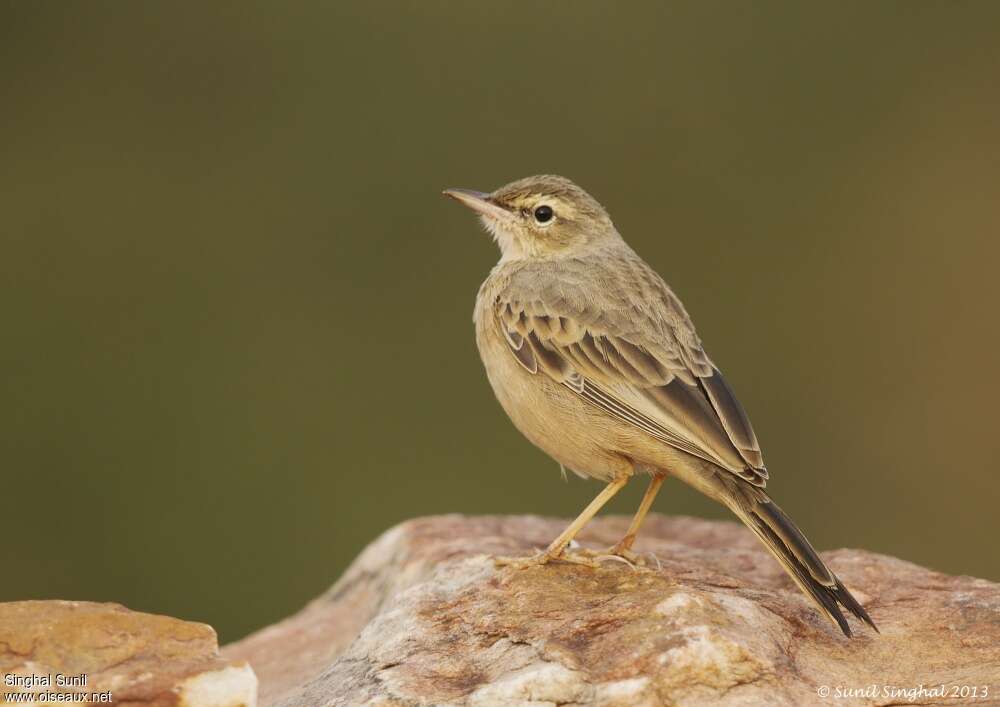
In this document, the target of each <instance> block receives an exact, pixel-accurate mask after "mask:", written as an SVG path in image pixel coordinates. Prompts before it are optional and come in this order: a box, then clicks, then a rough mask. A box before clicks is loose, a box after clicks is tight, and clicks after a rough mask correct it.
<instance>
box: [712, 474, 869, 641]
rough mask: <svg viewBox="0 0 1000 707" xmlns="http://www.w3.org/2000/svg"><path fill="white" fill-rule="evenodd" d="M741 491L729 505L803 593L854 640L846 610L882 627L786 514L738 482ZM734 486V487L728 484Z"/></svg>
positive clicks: (729, 497) (732, 495)
mask: <svg viewBox="0 0 1000 707" xmlns="http://www.w3.org/2000/svg"><path fill="white" fill-rule="evenodd" d="M736 483H737V484H738V485H739V486H740V488H739V489H732V491H733V492H732V493H730V494H727V496H726V501H727V505H728V506H729V507H730V508H731V509H732V510H733V512H734V513H736V515H737V516H738V517H739V518H740V520H742V521H743V523H744V524H746V526H747V527H748V528H750V530H752V531H753V533H754V534H755V535H756V536H757V537H758V538H760V540H761V542H763V543H764V545H765V546H766V547H767V549H768V550H770V551H771V554H772V555H774V557H775V558H776V559H777V560H778V562H780V563H781V565H782V567H784V568H785V571H786V572H788V574H789V575H790V576H791V578H792V579H793V580H794V581H795V583H796V584H797V585H798V586H799V589H801V590H802V591H803V593H804V594H805V595H806V596H808V597H809V598H810V599H812V600H813V602H814V603H815V604H816V606H817V608H819V609H820V611H822V612H823V613H824V614H826V616H827V617H828V618H829V619H830V620H831V621H832V622H833V623H835V624H836V625H837V626H839V627H840V630H841V631H843V632H844V635H845V636H848V637H850V636H851V635H852V634H851V627H850V626H849V625H848V623H847V619H846V618H844V614H843V612H841V610H840V607H841V606H843V607H844V608H845V609H847V610H848V611H849V612H851V613H852V614H854V616H856V617H857V618H858V619H860V620H861V621H864V622H865V623H866V624H868V625H869V626H871V627H872V628H873V629H874V630H875V631H876V632H878V627H877V626H876V625H875V622H874V621H872V619H871V617H870V616H869V615H868V612H867V611H865V609H864V607H863V606H861V604H860V603H858V600H857V599H855V598H854V597H853V596H852V595H851V593H850V592H849V591H847V588H846V587H845V586H844V585H843V583H842V582H841V581H840V580H839V579H838V578H837V576H836V575H835V574H834V573H833V572H831V571H830V569H829V568H828V567H827V566H826V564H824V563H823V560H821V559H820V557H819V555H818V554H817V553H816V551H815V550H814V549H813V547H812V545H811V544H810V543H809V541H808V540H807V539H806V537H805V535H803V534H802V531H800V530H799V529H798V527H797V526H796V525H795V523H793V522H792V520H791V519H790V518H789V517H788V516H786V515H785V513H784V511H782V510H781V508H779V507H778V505H777V504H776V503H774V502H773V501H772V500H771V499H770V498H769V497H768V496H767V494H766V493H764V492H763V491H762V490H760V489H759V488H752V489H750V488H744V486H747V487H749V484H745V482H742V481H740V480H736ZM726 486H731V484H728V483H727V484H726Z"/></svg>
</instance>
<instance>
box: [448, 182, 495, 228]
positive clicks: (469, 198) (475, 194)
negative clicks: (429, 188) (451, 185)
mask: <svg viewBox="0 0 1000 707" xmlns="http://www.w3.org/2000/svg"><path fill="white" fill-rule="evenodd" d="M441 193H442V194H444V195H445V196H450V197H451V198H452V199H454V200H455V201H458V202H460V203H462V204H464V205H465V206H468V207H469V208H470V209H472V210H473V211H475V212H476V213H477V214H479V215H481V216H489V217H491V218H494V219H497V220H502V221H509V220H510V218H511V213H510V211H508V210H507V209H505V208H504V207H502V206H500V205H498V204H495V203H493V201H491V200H490V195H489V194H487V193H485V192H481V191H472V190H471V189H445V190H444V191H443V192H441Z"/></svg>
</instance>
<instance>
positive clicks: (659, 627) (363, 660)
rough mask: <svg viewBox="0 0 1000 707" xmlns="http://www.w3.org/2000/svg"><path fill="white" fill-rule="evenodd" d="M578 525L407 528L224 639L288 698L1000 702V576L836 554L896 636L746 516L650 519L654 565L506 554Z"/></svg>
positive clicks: (312, 702) (466, 521)
mask: <svg viewBox="0 0 1000 707" xmlns="http://www.w3.org/2000/svg"><path fill="white" fill-rule="evenodd" d="M626 525H627V519H625V518H602V519H598V520H597V521H595V522H593V523H591V525H589V526H588V528H587V529H586V531H585V532H584V534H583V535H582V536H581V542H583V544H585V545H586V546H588V547H593V548H602V547H606V546H608V545H610V544H612V543H613V542H614V541H616V540H617V539H618V538H619V536H620V535H621V534H622V533H623V532H624V530H625V527H626ZM562 527H563V521H558V520H550V519H541V518H535V517H510V518H465V517H461V516H446V517H437V518H425V519H418V520H414V521H410V522H407V523H404V524H403V525H400V526H397V527H396V528H393V529H391V530H389V531H388V532H387V533H385V534H384V535H383V536H382V537H381V538H379V539H378V540H376V541H375V542H374V543H373V544H372V545H370V546H369V547H368V548H367V549H366V550H365V551H364V552H363V553H362V554H361V556H360V557H359V558H358V559H357V560H356V561H355V562H354V564H353V565H352V566H351V567H350V568H349V569H348V571H347V572H346V573H345V575H344V576H343V577H342V578H341V579H340V581H338V582H337V583H336V584H335V585H334V587H333V588H332V589H331V590H330V591H329V592H327V593H326V594H325V595H324V596H322V597H320V598H319V599H317V600H316V601H314V602H313V603H311V604H310V605H309V606H307V607H306V608H305V609H303V610H302V611H301V612H300V613H298V614H296V615H295V616H292V617H290V618H288V619H286V620H285V621H283V622H281V623H279V624H276V625H275V626H272V627H270V628H267V629H264V630H263V631H260V632H258V633H256V634H254V635H252V636H250V637H248V638H246V639H244V640H243V641H240V642H239V643H237V644H234V645H232V646H228V647H227V648H226V649H224V651H223V654H224V655H225V656H226V657H228V658H231V659H239V660H248V661H250V663H251V664H252V665H253V666H254V669H255V670H256V671H257V674H258V675H259V676H260V679H261V701H262V704H264V705H281V707H323V706H325V705H356V704H376V705H423V704H451V705H509V704H531V705H557V704H558V705H566V704H578V705H658V704H677V705H812V704H836V705H889V704H911V703H912V704H948V705H955V704H976V705H986V704H1000V701H998V699H997V696H998V695H1000V667H998V666H1000V585H997V584H994V583H991V582H988V581H985V580H981V579H974V578H971V577H950V576H946V575H943V574H940V573H937V572H933V571H931V570H928V569H924V568H922V567H918V566H916V565H913V564H910V563H908V562H904V561H902V560H897V559H894V558H891V557H886V556H883V555H877V554H874V553H870V552H864V551H856V550H838V551H835V552H829V553H824V558H825V560H826V561H827V562H828V563H829V565H830V566H831V568H832V569H833V570H834V571H835V572H837V574H838V575H839V576H840V577H841V579H842V580H843V581H844V582H845V584H846V585H847V586H848V587H849V588H850V590H851V591H852V592H853V593H854V595H855V596H856V597H857V598H858V599H859V600H860V601H861V602H862V603H864V604H865V605H866V607H867V608H868V610H869V612H870V613H871V615H872V618H873V619H874V620H875V621H876V623H877V624H878V625H879V627H880V629H881V631H882V633H881V634H876V633H874V632H873V631H871V630H869V629H867V628H866V627H865V626H863V625H861V624H858V623H857V622H855V623H853V627H854V629H855V632H856V635H855V638H853V639H847V638H845V637H844V636H843V635H842V634H841V633H840V631H839V630H837V629H836V628H835V627H833V626H832V625H830V624H829V623H828V622H827V620H826V619H824V618H823V617H822V616H821V615H820V614H819V613H818V612H817V611H815V610H814V609H813V607H812V605H811V604H809V602H808V600H807V599H805V597H803V596H802V595H801V593H800V592H799V591H798V589H797V588H796V587H795V586H794V585H793V584H792V582H791V581H790V580H789V579H788V578H787V577H786V576H785V574H784V572H783V571H782V570H781V568H780V567H779V566H778V564H777V563H776V562H775V561H774V560H773V559H771V557H770V556H769V555H767V554H766V552H765V551H764V550H763V549H761V548H760V547H759V545H758V544H757V541H756V540H755V539H754V538H753V537H752V536H751V535H750V533H749V532H747V531H746V530H744V529H743V528H742V526H738V525H736V524H734V523H722V522H708V521H702V520H696V519H691V518H665V517H662V516H652V517H650V519H649V520H648V521H647V524H646V526H645V527H644V529H643V533H642V535H641V536H640V539H639V542H638V543H637V547H636V549H637V550H638V551H640V552H645V553H648V554H649V557H650V559H649V564H650V566H651V567H652V569H651V570H649V571H639V572H636V571H633V570H632V569H630V568H629V567H628V566H625V565H623V564H620V563H613V562H609V563H607V564H606V566H604V567H602V568H600V569H591V568H588V567H584V566H579V565H568V564H550V565H548V566H544V567H534V568H530V569H524V570H514V569H512V568H500V569H498V568H496V567H494V564H493V562H492V560H491V556H494V555H512V554H528V553H530V552H532V550H533V549H534V548H540V547H543V546H544V545H545V544H546V543H547V542H548V541H549V540H550V539H551V538H552V537H554V536H555V535H556V534H557V533H558V532H559V531H560V530H561V529H562ZM654 556H655V559H654ZM942 685H943V686H944V689H945V691H946V694H945V695H943V696H938V695H937V692H936V691H937V690H939V689H940V688H941V686H942ZM921 686H923V690H924V691H923V692H919V691H918V690H920V688H921ZM963 688H964V689H965V693H963V692H962V690H963ZM827 689H828V690H829V691H830V693H829V694H830V696H829V697H828V698H826V699H823V691H824V690H827ZM971 689H975V690H978V692H977V693H976V696H972V695H971V694H968V692H969V691H970V690H971ZM837 690H840V691H841V696H840V697H838V696H837V692H836V691H837ZM846 690H852V691H854V693H853V694H852V695H850V696H846V697H845V696H843V692H844V691H846ZM894 690H895V691H896V692H894ZM951 690H957V691H958V692H957V693H956V694H957V696H952V693H951ZM984 690H988V694H987V695H984V694H983V691H984ZM962 694H965V695H966V696H965V697H962V696H961V695H962Z"/></svg>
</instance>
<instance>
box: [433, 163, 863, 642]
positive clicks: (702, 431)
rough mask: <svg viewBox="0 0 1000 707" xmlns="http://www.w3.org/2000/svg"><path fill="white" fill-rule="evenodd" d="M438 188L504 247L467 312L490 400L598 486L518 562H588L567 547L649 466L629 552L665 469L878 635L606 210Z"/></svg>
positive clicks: (622, 551) (565, 183)
mask: <svg viewBox="0 0 1000 707" xmlns="http://www.w3.org/2000/svg"><path fill="white" fill-rule="evenodd" d="M444 193H445V194H447V195H448V196H451V197H453V198H455V199H457V200H458V201H460V202H462V203H463V204H465V205H466V206H468V207H469V208H471V209H472V210H473V211H475V212H476V213H478V214H479V216H480V218H481V219H482V222H483V224H484V225H485V226H486V229H487V230H488V231H489V232H490V233H491V234H492V235H493V237H494V238H495V239H496V241H497V243H498V244H499V246H500V251H501V258H500V262H499V263H497V265H496V267H494V268H493V271H492V272H491V273H490V275H489V277H487V278H486V281H485V282H484V283H483V284H482V287H480V289H479V295H478V297H477V299H476V308H475V315H474V320H475V325H476V343H477V344H478V346H479V353H480V355H481V356H482V359H483V364H484V365H485V366H486V375H487V376H488V377H489V380H490V384H491V385H492V386H493V391H494V392H495V393H496V396H497V398H498V399H499V401H500V404H501V405H502V406H503V408H504V410H506V412H507V414H508V415H509V416H510V418H511V420H512V421H513V422H514V425H515V426H516V427H517V429H519V430H520V431H521V433H522V434H524V436H525V437H527V438H528V439H529V440H531V442H533V443H534V444H535V445H537V446H538V447H540V448H541V449H542V450H544V451H545V452H547V453H548V454H549V455H551V456H552V457H554V458H555V459H556V461H558V462H559V463H560V464H561V465H563V466H564V467H566V468H568V469H571V470H573V471H574V472H575V473H577V474H578V475H580V476H583V477H590V478H594V479H599V480H601V481H604V482H606V483H607V486H606V487H605V488H604V490H602V491H601V492H600V493H599V494H598V495H597V497H596V498H595V499H594V500H593V502H591V504H590V505H589V506H587V508H586V509H584V511H583V512H582V513H581V514H580V516H579V517H578V518H577V519H576V520H574V521H573V522H572V523H570V525H569V527H567V528H566V530H565V531H564V532H563V533H562V534H561V535H559V537H557V538H556V539H555V540H553V541H552V544H551V545H549V547H548V549H547V550H545V551H544V552H542V553H541V554H540V555H538V556H536V557H534V558H531V559H530V560H526V561H525V562H524V563H523V564H530V563H544V562H548V561H549V560H553V559H566V560H570V561H579V562H584V563H589V562H593V560H588V559H585V558H583V557H581V556H579V555H573V554H571V553H568V552H567V551H566V548H567V545H568V544H569V543H570V541H572V539H573V537H574V536H575V535H576V534H577V532H578V531H579V530H580V529H581V528H582V527H583V526H584V525H585V524H586V523H587V522H588V521H589V520H590V519H591V518H592V517H593V516H594V515H595V514H596V513H597V512H598V511H599V510H600V508H601V506H603V505H604V504H605V503H606V502H607V501H608V500H609V499H610V498H611V497H612V496H614V495H615V494H616V493H617V492H618V491H619V490H620V489H621V488H622V487H623V486H624V485H625V484H626V483H627V482H628V480H629V479H630V478H631V477H632V476H633V475H634V474H636V473H645V474H648V475H649V477H650V482H649V487H648V489H647V491H646V494H645V496H644V497H643V499H642V502H641V503H640V505H639V509H638V511H637V512H636V514H635V517H634V518H633V520H632V523H631V525H630V527H629V528H628V531H627V533H626V534H625V536H624V537H623V538H622V539H621V541H620V542H619V543H618V544H617V545H615V547H613V548H612V549H611V550H610V551H609V552H610V553H613V554H615V555H620V556H622V557H625V558H632V557H634V556H633V555H632V554H631V552H630V548H631V546H632V543H633V542H634V540H635V536H636V533H637V532H638V531H639V526H640V525H641V524H642V521H643V518H644V517H645V515H646V513H647V511H648V510H649V507H650V505H651V504H652V502H653V498H654V497H655V496H656V494H657V492H658V491H659V489H660V485H661V484H662V482H663V479H664V478H665V477H666V476H667V474H673V475H674V476H676V477H678V478H679V479H681V480H682V481H685V482H686V483H688V484H690V485H691V486H693V487H694V488H696V489H698V490H699V491H701V492H702V493H704V494H706V495H707V496H709V497H710V498H713V499H715V500H716V501H719V502H721V503H723V504H725V505H726V506H728V507H729V508H730V509H731V510H732V511H733V513H735V514H736V516H737V517H738V518H739V519H740V520H741V521H743V522H744V523H745V524H746V525H747V527H749V528H750V530H751V531H753V533H754V534H755V535H756V536H757V537H758V538H759V539H760V540H761V542H763V543H764V545H765V546H766V547H767V548H768V550H770V551H771V553H772V554H773V555H774V556H775V557H776V558H777V560H778V561H779V562H780V563H781V565H782V566H783V567H784V568H785V570H786V571H787V572H788V574H789V575H791V577H792V579H793V580H795V583H796V584H798V586H799V587H800V588H801V589H802V591H803V592H805V594H806V595H807V596H808V597H810V598H811V599H812V600H813V601H814V602H815V604H816V606H817V607H818V608H819V609H820V610H821V611H822V612H823V613H824V614H826V615H827V616H828V617H829V618H830V619H831V621H834V622H835V623H836V624H837V625H839V626H840V628H841V630H842V631H843V632H844V633H845V634H846V635H848V636H850V635H851V630H850V627H849V626H848V623H847V620H846V619H845V618H844V615H843V614H842V613H841V610H840V607H839V606H838V603H839V604H840V605H843V607H844V608H846V609H847V610H848V611H850V612H851V613H852V614H854V615H855V616H856V617H858V618H859V619H861V620H863V621H865V622H866V623H867V624H868V625H870V626H871V627H872V628H875V624H874V623H873V622H872V620H871V618H870V617H869V616H868V613H867V612H866V611H865V610H864V608H863V607H862V606H861V605H860V604H859V603H858V601H857V600H856V599H855V598H854V597H853V596H852V595H851V593H850V592H849V591H848V590H847V589H846V588H845V587H844V585H843V584H842V583H841V582H840V580H839V579H837V577H836V575H834V574H833V572H831V571H830V569H829V568H828V567H827V566H826V565H825V564H824V563H823V560H821V559H820V557H819V555H818V554H817V553H816V551H815V550H814V549H813V547H812V545H810V544H809V541H808V540H806V538H805V536H804V535H803V534H802V532H801V531H800V530H799V529H798V527H797V526H796V525H795V524H794V523H793V522H792V521H791V520H790V519H789V518H788V516H786V515H785V514H784V512H783V511H782V510H781V509H780V508H779V507H778V506H777V505H776V504H775V503H774V502H773V501H772V500H771V498H770V496H768V495H767V493H766V492H765V491H764V486H765V483H766V481H767V478H768V474H767V469H766V468H765V467H764V460H763V457H762V456H761V451H760V446H759V445H758V443H757V437H756V435H755V434H754V431H753V428H752V427H751V426H750V420H749V419H747V416H746V413H745V412H744V411H743V407H742V406H741V405H740V403H739V401H737V399H736V396H735V395H734V394H733V391H732V389H731V388H730V387H729V385H728V384H727V383H726V381H725V379H724V378H723V377H722V374H721V373H720V372H719V369H718V368H716V367H715V365H714V364H713V363H712V361H711V359H709V357H708V355H707V354H706V353H705V350H704V349H703V348H702V344H701V340H700V339H699V338H698V335H697V334H696V333H695V329H694V325H693V324H692V323H691V319H690V318H689V317H688V314H687V312H686V311H685V309H684V306H683V305H682V304H681V302H680V300H679V299H678V298H677V296H676V295H674V293H673V292H672V291H671V290H670V288H669V287H668V286H667V284H666V283H665V282H664V281H663V279H662V278H661V277H660V276H659V275H657V274H656V273H655V272H654V271H653V270H652V268H650V267H649V266H648V265H647V264H646V263H645V262H643V260H642V259H641V258H640V257H639V256H638V255H636V253H635V252H634V251H633V250H632V249H631V248H630V247H629V246H628V245H627V244H626V243H625V241H624V240H622V237H621V236H620V235H619V234H618V231H617V230H616V229H615V226H614V224H613V223H612V222H611V219H610V217H609V216H608V214H607V212H606V211H605V210H604V208H603V207H602V206H601V205H600V204H599V203H598V202H597V201H596V200H595V199H594V198H593V197H591V196H590V195H589V194H587V193H586V192H585V191H583V189H581V188H580V187H578V186H576V185H575V184H573V183H572V182H571V181H569V180H568V179H565V178H563V177H557V176H550V175H543V176H537V177H528V178H526V179H522V180H520V181H516V182H512V183H511V184H508V185H506V186H503V187H501V188H499V189H497V190H496V191H494V192H492V193H481V192H475V191H468V190H465V189H449V190H447V191H445V192H444ZM876 630H877V629H876Z"/></svg>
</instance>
